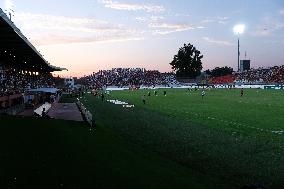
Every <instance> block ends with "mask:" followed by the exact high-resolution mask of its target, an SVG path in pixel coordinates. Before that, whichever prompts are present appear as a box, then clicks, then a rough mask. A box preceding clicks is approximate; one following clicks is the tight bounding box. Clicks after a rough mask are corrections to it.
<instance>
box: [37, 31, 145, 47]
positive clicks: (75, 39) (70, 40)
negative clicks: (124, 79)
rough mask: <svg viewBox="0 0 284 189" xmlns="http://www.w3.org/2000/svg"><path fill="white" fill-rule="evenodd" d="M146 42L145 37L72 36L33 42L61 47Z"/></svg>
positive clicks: (39, 44)
mask: <svg viewBox="0 0 284 189" xmlns="http://www.w3.org/2000/svg"><path fill="white" fill-rule="evenodd" d="M140 40H144V38H143V37H131V36H129V37H128V36H120V35H117V36H115V35H113V36H111V37H109V36H90V37H84V36H72V35H56V34H50V35H44V36H38V37H35V38H34V39H32V40H31V42H32V43H33V44H34V45H38V46H44V45H59V44H74V43H76V44H78V43H114V42H126V41H140Z"/></svg>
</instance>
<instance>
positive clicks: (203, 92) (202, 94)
mask: <svg viewBox="0 0 284 189" xmlns="http://www.w3.org/2000/svg"><path fill="white" fill-rule="evenodd" d="M204 96H205V91H204V90H203V91H202V92H201V97H202V99H203V98H204Z"/></svg>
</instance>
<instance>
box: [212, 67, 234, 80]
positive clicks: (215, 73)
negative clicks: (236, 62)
mask: <svg viewBox="0 0 284 189" xmlns="http://www.w3.org/2000/svg"><path fill="white" fill-rule="evenodd" d="M232 73H233V68H230V67H227V66H225V67H221V68H219V67H216V68H214V69H213V70H212V71H211V74H210V75H211V77H220V76H225V75H229V74H232Z"/></svg>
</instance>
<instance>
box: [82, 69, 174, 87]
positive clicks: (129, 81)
mask: <svg viewBox="0 0 284 189" xmlns="http://www.w3.org/2000/svg"><path fill="white" fill-rule="evenodd" d="M86 80H87V82H88V85H90V86H92V87H93V88H102V87H106V86H117V87H129V86H139V87H142V86H144V87H152V86H167V87H170V86H173V85H177V84H178V81H177V80H176V77H175V75H174V74H173V73H161V72H159V71H156V70H146V69H144V68H113V69H111V70H101V71H99V72H97V73H93V74H91V75H89V76H87V77H86Z"/></svg>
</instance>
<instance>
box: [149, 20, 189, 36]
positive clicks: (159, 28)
mask: <svg viewBox="0 0 284 189" xmlns="http://www.w3.org/2000/svg"><path fill="white" fill-rule="evenodd" d="M149 27H150V28H152V29H155V31H154V34H161V35H166V34H170V33H174V32H181V31H187V30H193V29H194V27H193V26H191V25H189V24H173V23H150V24H149Z"/></svg>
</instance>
